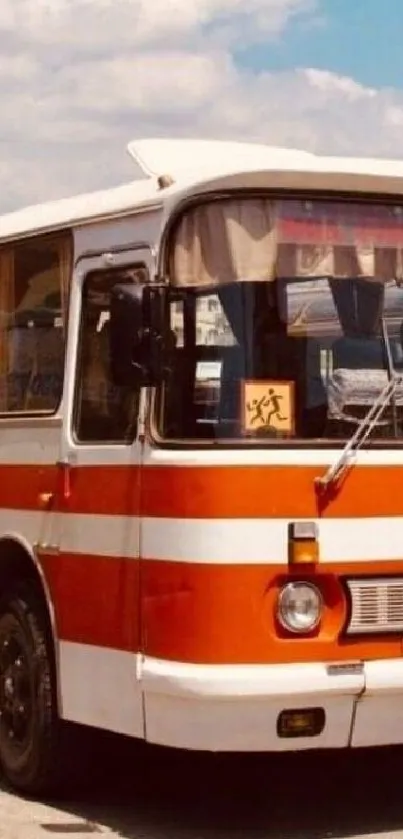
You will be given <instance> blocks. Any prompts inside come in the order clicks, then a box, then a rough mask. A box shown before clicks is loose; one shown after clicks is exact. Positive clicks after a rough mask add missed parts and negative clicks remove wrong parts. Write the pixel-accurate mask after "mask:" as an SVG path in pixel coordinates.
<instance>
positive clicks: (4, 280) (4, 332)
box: [0, 248, 15, 413]
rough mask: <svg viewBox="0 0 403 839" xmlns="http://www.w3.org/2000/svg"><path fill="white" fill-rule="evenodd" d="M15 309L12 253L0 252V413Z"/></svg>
mask: <svg viewBox="0 0 403 839" xmlns="http://www.w3.org/2000/svg"><path fill="white" fill-rule="evenodd" d="M14 309H15V286H14V252H13V250H12V249H11V248H8V249H6V250H2V251H0V412H1V413H2V412H4V411H7V408H8V390H9V389H8V378H7V377H8V374H9V371H10V362H11V352H12V347H11V346H10V336H11V335H12V334H13V332H12V331H10V326H11V324H12V318H13V314H14Z"/></svg>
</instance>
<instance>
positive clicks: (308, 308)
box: [155, 195, 403, 444]
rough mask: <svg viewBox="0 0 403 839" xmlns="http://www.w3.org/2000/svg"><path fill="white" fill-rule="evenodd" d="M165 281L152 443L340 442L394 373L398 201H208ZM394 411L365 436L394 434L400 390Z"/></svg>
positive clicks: (398, 328) (400, 420)
mask: <svg viewBox="0 0 403 839" xmlns="http://www.w3.org/2000/svg"><path fill="white" fill-rule="evenodd" d="M169 277H170V282H171V292H170V295H171V296H170V329H171V335H172V338H173V340H172V342H171V343H172V348H171V349H170V351H169V357H167V359H166V362H167V363H166V369H167V375H166V377H165V380H164V384H163V386H162V387H161V389H160V392H159V394H158V398H157V401H156V416H155V424H156V430H157V433H158V435H159V436H160V437H163V438H165V439H173V440H175V441H181V440H182V441H189V440H200V441H208V440H217V441H220V442H223V443H224V442H226V441H227V442H233V441H238V442H239V441H242V442H244V443H247V442H250V443H253V442H256V441H260V442H262V440H264V442H267V443H277V444H278V443H283V444H284V443H287V442H288V443H290V442H292V441H297V440H299V441H304V440H306V441H309V440H316V441H320V440H323V441H327V440H332V439H339V440H343V439H348V438H349V437H351V435H352V434H354V432H355V430H356V428H357V426H358V425H359V423H360V421H361V420H362V418H363V417H364V416H365V415H366V413H367V412H368V410H369V409H370V407H371V405H372V404H373V402H374V401H375V400H376V399H377V398H378V397H379V394H380V393H382V391H383V390H384V388H385V386H386V385H387V382H388V377H390V375H391V372H392V371H391V368H393V372H401V371H403V345H402V339H403V328H402V327H403V207H401V206H396V205H395V204H392V203H379V202H374V201H372V202H370V201H367V202H364V201H362V202H358V201H356V202H352V201H341V200H334V201H333V200H330V199H327V200H326V201H325V200H322V199H314V198H311V199H309V200H307V199H299V200H297V199H287V198H285V199H281V200H280V199H279V200H273V199H272V198H269V197H264V196H263V197H262V196H261V195H259V196H250V197H249V196H241V197H236V198H233V197H231V198H228V197H226V198H222V199H221V200H220V199H218V200H215V201H214V202H211V201H210V202H208V201H206V202H205V203H204V204H201V205H198V206H195V207H191V208H190V209H189V210H188V211H185V213H184V214H183V216H182V217H181V218H180V219H179V222H178V223H177V225H176V227H175V228H174V230H173V233H172V245H171V249H170V251H169ZM385 324H386V326H387V330H386V333H385V329H384V328H383V326H384V325H385ZM385 334H386V335H387V346H386V344H385ZM390 403H391V404H390V405H389V406H388V407H387V409H386V410H385V411H384V412H383V413H382V416H381V417H380V418H379V420H378V422H377V424H376V426H375V427H374V429H373V433H372V439H375V440H376V439H378V440H379V438H381V439H384V440H385V439H388V438H389V439H390V438H392V439H395V438H396V436H397V437H399V438H400V436H401V435H402V434H403V387H402V386H400V385H399V387H397V388H396V389H395V391H394V393H393V397H391V399H390Z"/></svg>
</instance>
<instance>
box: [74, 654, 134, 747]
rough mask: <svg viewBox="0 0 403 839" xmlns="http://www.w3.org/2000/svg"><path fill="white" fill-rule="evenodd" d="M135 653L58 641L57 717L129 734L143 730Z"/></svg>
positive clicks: (132, 734)
mask: <svg viewBox="0 0 403 839" xmlns="http://www.w3.org/2000/svg"><path fill="white" fill-rule="evenodd" d="M138 659H139V656H138V655H136V654H135V653H128V652H122V651H121V650H108V649H105V648H104V647H95V646H90V645H87V644H72V643H70V642H68V641H61V642H60V643H59V677H60V696H61V709H60V711H61V716H62V718H63V719H65V720H72V721H73V722H78V723H81V724H82V725H92V726H96V727H97V728H104V729H107V730H108V731H116V732H118V733H119V734H126V735H129V736H132V737H142V736H143V733H144V720H143V700H142V694H141V687H140V682H139V680H138Z"/></svg>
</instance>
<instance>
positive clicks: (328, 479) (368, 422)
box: [315, 372, 403, 489]
mask: <svg viewBox="0 0 403 839" xmlns="http://www.w3.org/2000/svg"><path fill="white" fill-rule="evenodd" d="M402 382H403V375H400V376H398V375H397V374H396V373H395V372H393V373H392V375H391V377H390V379H389V381H388V383H387V384H386V385H385V387H384V388H383V390H382V391H381V393H380V394H379V396H378V398H377V399H376V400H375V402H374V404H373V405H371V408H370V409H369V411H368V412H367V414H366V415H365V417H363V418H362V420H361V422H360V424H359V426H358V428H357V431H356V432H355V434H353V436H352V437H351V439H350V440H349V441H348V443H347V444H346V446H345V447H344V449H343V451H342V453H341V455H340V457H339V459H338V460H337V461H336V463H334V464H333V466H330V467H329V469H328V470H327V472H326V474H325V475H324V476H323V477H321V478H315V485H316V486H318V487H319V488H321V489H327V488H328V487H329V486H330V485H331V484H333V483H335V481H337V480H338V479H339V478H340V477H341V475H342V474H343V473H344V472H345V471H346V469H348V468H349V466H350V465H351V463H352V462H353V460H354V458H355V455H356V454H357V452H358V451H359V449H360V448H361V446H363V445H364V443H365V441H366V440H367V439H368V437H369V436H370V434H371V433H372V430H373V429H374V427H375V426H376V424H377V422H378V420H379V419H380V417H381V416H382V414H383V412H384V410H385V408H386V407H387V405H388V402H389V400H390V399H391V397H392V396H393V394H394V393H395V391H396V389H397V388H398V386H399V385H400V384H401V383H402Z"/></svg>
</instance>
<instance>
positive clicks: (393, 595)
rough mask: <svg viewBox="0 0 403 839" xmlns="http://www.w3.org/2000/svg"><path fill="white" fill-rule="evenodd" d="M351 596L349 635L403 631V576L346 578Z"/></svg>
mask: <svg viewBox="0 0 403 839" xmlns="http://www.w3.org/2000/svg"><path fill="white" fill-rule="evenodd" d="M347 587H348V589H349V592H350V595H351V616H350V620H349V623H348V626H347V633H348V635H362V634H363V633H365V632H367V633H370V632H403V578H396V577H393V578H392V577H391V578H387V577H384V578H383V579H370V580H347Z"/></svg>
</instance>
